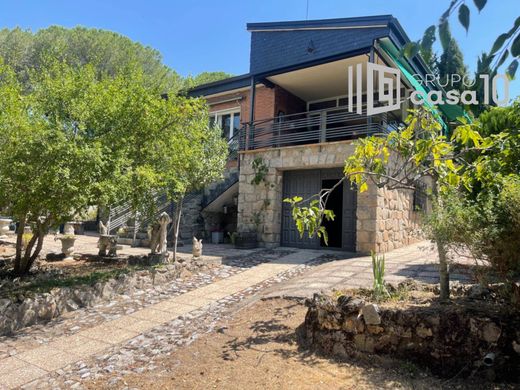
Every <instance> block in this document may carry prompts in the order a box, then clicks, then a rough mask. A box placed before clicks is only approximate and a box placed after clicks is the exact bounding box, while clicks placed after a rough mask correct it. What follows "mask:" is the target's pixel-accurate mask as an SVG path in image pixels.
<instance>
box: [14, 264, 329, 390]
mask: <svg viewBox="0 0 520 390" xmlns="http://www.w3.org/2000/svg"><path fill="white" fill-rule="evenodd" d="M334 259H335V258H334V257H333V256H330V255H324V256H320V257H318V258H316V259H314V260H312V261H310V262H308V263H306V264H301V265H299V266H297V267H294V268H291V269H289V270H287V271H285V272H282V273H280V274H278V275H276V276H274V277H272V278H269V279H266V280H264V281H263V282H261V283H258V284H256V285H254V286H251V287H248V288H246V289H244V290H242V291H240V292H239V293H236V294H233V295H229V296H227V297H225V298H223V299H220V300H218V301H217V302H215V303H214V304H210V305H208V306H205V307H202V308H200V309H197V310H194V311H192V312H190V313H188V314H186V315H183V316H180V317H178V318H176V319H175V320H173V321H170V322H168V323H166V324H162V325H160V326H157V327H155V328H153V329H151V330H149V331H147V332H145V333H143V334H141V335H139V336H137V337H135V338H133V339H131V340H129V341H128V342H126V343H125V344H123V345H117V346H114V347H112V348H111V349H109V350H106V351H104V352H103V353H100V354H98V355H96V356H93V357H91V358H90V359H85V360H83V361H79V362H76V363H74V364H70V365H69V366H67V367H64V368H63V369H60V370H58V371H56V372H54V373H53V374H51V375H49V376H46V377H43V378H40V379H38V380H36V381H33V382H31V383H30V384H29V385H26V386H24V389H51V388H52V389H54V388H74V389H81V388H83V385H87V384H88V382H89V381H90V380H102V381H103V383H106V384H107V385H109V386H124V376H125V375H128V374H131V373H142V372H145V371H152V370H156V369H157V368H158V364H160V363H159V362H158V361H157V360H158V359H160V358H165V357H168V356H171V355H172V354H173V353H174V351H175V350H176V349H178V348H180V347H182V346H184V345H188V344H190V343H192V342H193V341H194V340H196V339H197V338H199V337H200V336H201V335H203V334H206V333H211V332H212V331H215V330H216V329H218V326H219V324H221V323H222V321H223V320H226V319H229V318H230V317H231V316H232V314H233V312H234V309H235V308H236V307H237V306H238V305H240V304H242V303H245V302H247V300H248V298H251V297H252V296H253V295H256V294H258V293H261V291H262V290H264V289H266V288H268V287H271V286H273V285H274V284H277V283H280V282H283V281H286V280H288V279H291V278H294V277H297V276H299V275H301V274H303V273H304V272H306V271H308V270H310V269H311V268H313V267H315V266H317V265H320V264H323V263H325V262H328V261H332V260H334ZM130 311H131V310H126V311H123V313H128V312H130ZM111 318H117V315H114V316H111Z"/></svg>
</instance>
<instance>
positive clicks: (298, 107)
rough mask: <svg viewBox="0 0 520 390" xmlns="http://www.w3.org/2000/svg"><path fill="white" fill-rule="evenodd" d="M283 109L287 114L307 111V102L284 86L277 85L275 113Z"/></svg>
mask: <svg viewBox="0 0 520 390" xmlns="http://www.w3.org/2000/svg"><path fill="white" fill-rule="evenodd" d="M280 111H282V112H283V113H284V114H285V115H290V114H297V113H299V112H305V111H307V103H305V101H304V100H302V99H300V98H299V97H298V96H295V95H293V94H292V93H290V92H289V91H286V90H285V89H283V88H282V87H279V86H276V87H275V115H278V113H279V112H280Z"/></svg>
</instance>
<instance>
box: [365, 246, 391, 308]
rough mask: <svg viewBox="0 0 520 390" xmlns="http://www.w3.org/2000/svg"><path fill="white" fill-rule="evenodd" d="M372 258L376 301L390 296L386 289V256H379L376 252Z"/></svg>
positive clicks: (372, 253) (372, 254)
mask: <svg viewBox="0 0 520 390" xmlns="http://www.w3.org/2000/svg"><path fill="white" fill-rule="evenodd" d="M370 254H371V256H372V273H373V275H374V296H375V298H376V299H382V298H387V297H389V296H390V294H389V293H388V290H387V289H386V287H385V255H384V254H383V255H382V256H379V255H377V254H376V253H375V252H374V251H372V252H371V253H370Z"/></svg>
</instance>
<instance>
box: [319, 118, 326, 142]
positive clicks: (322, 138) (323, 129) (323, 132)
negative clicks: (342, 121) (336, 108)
mask: <svg viewBox="0 0 520 390" xmlns="http://www.w3.org/2000/svg"><path fill="white" fill-rule="evenodd" d="M324 142H327V111H322V112H321V113H320V143H324Z"/></svg>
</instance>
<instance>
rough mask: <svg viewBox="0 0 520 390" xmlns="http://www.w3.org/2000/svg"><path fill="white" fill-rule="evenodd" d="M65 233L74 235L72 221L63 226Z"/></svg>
mask: <svg viewBox="0 0 520 390" xmlns="http://www.w3.org/2000/svg"><path fill="white" fill-rule="evenodd" d="M63 234H65V235H67V236H73V235H74V234H75V231H74V225H73V224H72V223H70V222H67V223H65V226H63Z"/></svg>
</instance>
